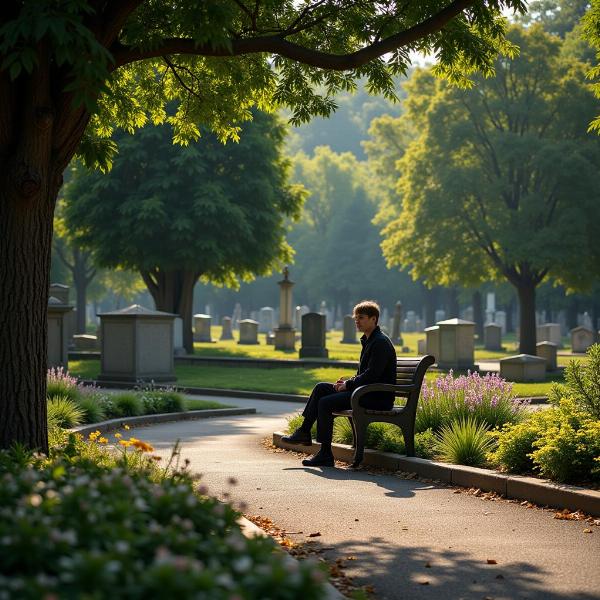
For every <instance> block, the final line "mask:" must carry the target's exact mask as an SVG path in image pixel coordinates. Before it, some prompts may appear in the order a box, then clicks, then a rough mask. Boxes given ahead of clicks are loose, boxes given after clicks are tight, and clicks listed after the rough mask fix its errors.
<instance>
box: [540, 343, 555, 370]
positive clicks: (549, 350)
mask: <svg viewBox="0 0 600 600" xmlns="http://www.w3.org/2000/svg"><path fill="white" fill-rule="evenodd" d="M535 348H536V350H535V353H536V354H537V355H538V356H539V357H540V358H544V359H546V371H556V367H557V361H556V352H557V349H558V346H557V345H556V344H553V343H552V342H538V343H537V344H536V345H535Z"/></svg>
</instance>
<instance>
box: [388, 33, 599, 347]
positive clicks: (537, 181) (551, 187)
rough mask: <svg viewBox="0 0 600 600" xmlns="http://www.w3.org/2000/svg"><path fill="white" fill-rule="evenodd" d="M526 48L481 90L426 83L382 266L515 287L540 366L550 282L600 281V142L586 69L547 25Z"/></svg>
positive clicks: (523, 336) (411, 101) (415, 101)
mask: <svg viewBox="0 0 600 600" xmlns="http://www.w3.org/2000/svg"><path fill="white" fill-rule="evenodd" d="M509 39H510V40H512V41H513V42H514V43H516V44H518V45H519V47H520V48H521V51H520V55H519V57H518V58H516V59H515V60H513V61H507V60H505V59H500V60H499V61H498V62H497V64H496V75H495V76H494V77H493V78H490V79H483V78H478V79H477V82H476V86H475V87H474V88H473V89H471V90H464V89H463V90H461V89H456V88H452V87H450V86H448V85H445V84H443V83H442V82H440V81H439V80H438V81H436V80H434V79H433V77H432V76H431V75H430V74H429V73H427V72H422V73H420V74H419V76H417V77H415V78H414V81H413V82H412V84H411V86H410V89H409V94H408V100H407V102H406V107H407V114H406V118H408V119H410V120H411V121H412V122H413V125H414V126H415V127H416V129H417V130H418V131H419V132H420V135H419V137H418V138H417V139H416V140H415V141H414V142H412V143H411V144H410V145H409V147H408V149H407V151H406V153H405V154H404V156H403V158H402V159H401V160H400V162H399V168H400V179H399V185H398V197H399V202H391V203H390V205H389V206H388V207H387V208H386V209H385V210H384V213H383V217H384V219H385V220H386V222H387V225H386V227H385V230H384V235H385V238H386V239H385V240H384V243H383V248H384V254H385V255H386V257H387V259H388V262H389V263H390V264H397V265H400V266H403V267H407V266H411V267H412V273H413V275H414V276H415V277H421V278H424V279H425V280H427V281H428V282H430V283H436V284H442V285H449V284H452V283H463V284H465V285H473V284H477V283H478V282H482V281H485V280H489V279H491V278H500V279H505V280H508V282H510V283H511V284H512V285H513V286H514V288H515V290H516V292H517V294H518V298H519V305H520V351H521V352H525V353H529V354H535V350H536V348H535V344H536V329H535V292H536V288H537V286H538V285H539V284H540V283H541V282H542V281H544V279H546V278H552V279H554V280H556V281H559V282H563V283H566V284H568V285H569V286H571V287H573V288H583V287H585V286H586V285H587V286H589V285H590V284H591V281H592V278H593V275H592V273H593V272H594V271H595V272H597V268H596V266H595V265H594V264H593V261H592V260H590V259H591V257H592V256H593V254H594V253H595V252H597V249H598V240H597V238H596V239H593V237H592V236H589V235H587V233H586V230H587V228H588V224H589V223H590V222H596V223H597V222H598V221H599V220H600V190H599V189H598V185H597V170H598V168H599V167H600V142H599V140H598V139H597V138H596V137H595V136H593V135H590V134H589V133H587V132H586V127H587V122H588V121H589V119H591V118H592V116H593V114H594V110H595V102H594V98H593V96H592V94H591V92H590V90H589V88H588V86H587V85H586V83H585V78H584V72H585V66H584V65H583V64H581V63H579V62H577V61H576V60H575V59H573V58H570V59H568V60H567V57H564V56H561V54H560V40H559V39H558V38H555V37H553V36H550V35H549V34H547V33H545V32H544V31H543V29H542V28H541V27H540V26H539V25H534V26H532V27H530V28H528V29H522V28H519V27H514V28H513V29H512V30H511V31H510V33H509Z"/></svg>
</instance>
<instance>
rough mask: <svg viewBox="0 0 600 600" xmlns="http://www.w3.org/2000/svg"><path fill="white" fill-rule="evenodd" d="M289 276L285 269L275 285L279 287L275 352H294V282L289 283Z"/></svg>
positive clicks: (287, 270)
mask: <svg viewBox="0 0 600 600" xmlns="http://www.w3.org/2000/svg"><path fill="white" fill-rule="evenodd" d="M289 275H290V272H289V269H288V268H287V267H285V268H284V269H283V279H282V280H281V281H279V282H278V283H277V285H278V286H279V327H277V328H276V329H275V350H295V348H296V346H295V343H296V330H295V329H294V328H293V326H292V318H293V317H292V288H293V287H294V282H293V281H290V278H289Z"/></svg>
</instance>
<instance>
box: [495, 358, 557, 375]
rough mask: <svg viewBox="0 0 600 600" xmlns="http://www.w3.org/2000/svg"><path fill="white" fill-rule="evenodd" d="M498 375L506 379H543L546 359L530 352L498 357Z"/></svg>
mask: <svg viewBox="0 0 600 600" xmlns="http://www.w3.org/2000/svg"><path fill="white" fill-rule="evenodd" d="M500 377H502V378H504V379H507V380H508V381H515V382H526V381H544V379H545V378H546V359H545V358H541V357H539V356H533V355H531V354H517V355H516V356H509V357H507V358H501V359H500Z"/></svg>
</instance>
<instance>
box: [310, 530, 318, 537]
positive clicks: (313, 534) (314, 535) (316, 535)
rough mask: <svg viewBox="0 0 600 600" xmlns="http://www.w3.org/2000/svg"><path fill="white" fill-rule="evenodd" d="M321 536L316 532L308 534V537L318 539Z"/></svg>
mask: <svg viewBox="0 0 600 600" xmlns="http://www.w3.org/2000/svg"><path fill="white" fill-rule="evenodd" d="M320 535H321V532H320V531H317V532H316V533H309V534H308V537H319V536H320Z"/></svg>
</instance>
